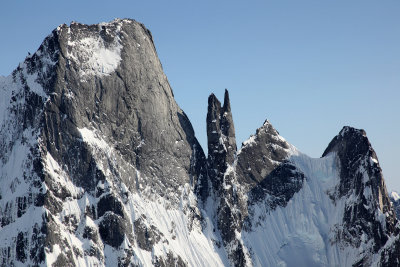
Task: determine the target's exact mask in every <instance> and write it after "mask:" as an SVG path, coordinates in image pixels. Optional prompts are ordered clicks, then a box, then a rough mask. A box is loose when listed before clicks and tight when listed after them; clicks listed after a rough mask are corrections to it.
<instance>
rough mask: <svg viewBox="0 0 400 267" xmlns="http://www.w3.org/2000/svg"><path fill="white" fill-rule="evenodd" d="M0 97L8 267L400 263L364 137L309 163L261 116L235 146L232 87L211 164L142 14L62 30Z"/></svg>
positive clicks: (1, 207)
mask: <svg viewBox="0 0 400 267" xmlns="http://www.w3.org/2000/svg"><path fill="white" fill-rule="evenodd" d="M0 95H1V97H0V184H1V186H0V240H1V242H0V265H1V266H18V265H24V266H39V265H44V264H46V265H50V266H75V265H79V266H85V265H88V266H132V265H133V266H150V265H153V266H172V265H173V266H223V265H225V266H227V265H231V266H262V265H267V266H280V265H288V266H290V265H296V266H314V265H317V266H351V265H354V266H396V265H398V262H399V260H400V257H399V255H400V252H399V251H400V249H399V248H400V245H399V244H400V241H399V233H400V227H399V225H398V221H397V219H396V217H395V212H394V209H393V206H392V204H391V202H390V199H389V197H388V194H387V191H386V187H385V183H384V179H383V176H382V171H381V169H380V166H379V162H378V158H377V156H376V153H375V152H374V150H373V149H372V146H371V144H370V143H369V141H368V139H367V137H366V134H365V132H364V131H363V130H357V129H354V128H351V127H344V128H343V130H342V131H341V132H340V133H339V135H337V136H336V137H335V138H334V139H333V140H332V142H331V143H330V144H329V146H328V148H327V149H326V151H325V152H324V154H323V157H322V158H320V159H313V158H310V157H308V156H306V155H304V154H302V153H301V152H300V151H298V150H297V149H296V148H295V147H294V146H292V145H291V144H289V143H288V142H287V141H286V140H285V139H283V138H282V137H281V136H280V135H279V133H278V132H277V131H276V130H275V129H274V128H273V126H272V125H271V124H270V123H269V122H268V121H265V123H264V124H263V126H262V127H260V128H259V129H258V130H257V131H256V133H255V135H253V136H251V137H250V139H249V140H247V141H245V142H244V143H243V145H242V147H241V149H240V150H239V151H237V145H236V139H235V129H234V123H233V117H232V111H231V106H230V101H229V93H228V91H227V90H226V91H225V95H224V103H223V104H221V103H220V102H219V100H218V99H217V98H216V97H215V95H213V94H212V95H211V96H210V97H209V99H208V113H207V136H208V157H207V159H206V157H205V155H204V153H203V150H202V148H201V147H200V145H199V143H198V141H197V139H196V137H195V134H194V131H193V128H192V126H191V123H190V121H189V119H188V118H187V116H186V115H185V113H184V112H183V111H182V110H181V109H180V108H179V107H178V105H177V104H176V102H175V100H174V97H173V93H172V89H171V87H170V86H169V83H168V80H167V78H166V76H165V74H164V73H163V70H162V66H161V63H160V61H159V59H158V57H157V53H156V50H155V47H154V44H153V39H152V36H151V33H150V32H149V31H148V30H147V29H146V28H145V27H144V26H143V25H142V24H140V23H138V22H136V21H133V20H129V19H124V20H121V19H116V20H114V21H112V22H110V23H101V24H96V25H84V24H80V23H75V22H74V23H72V24H71V25H69V26H68V25H61V26H60V27H58V28H57V29H55V30H54V31H53V32H52V33H51V34H50V35H49V36H48V37H47V38H46V39H45V40H44V42H43V44H42V45H41V46H40V48H39V49H38V51H37V52H36V53H34V54H33V55H30V56H29V57H27V58H26V60H25V61H24V62H23V63H21V64H20V65H19V67H18V68H17V69H16V70H15V71H14V72H13V73H12V75H10V76H9V77H5V78H3V77H0ZM395 204H396V203H395Z"/></svg>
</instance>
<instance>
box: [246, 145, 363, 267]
mask: <svg viewBox="0 0 400 267" xmlns="http://www.w3.org/2000/svg"><path fill="white" fill-rule="evenodd" d="M290 161H292V162H293V163H294V164H295V165H296V166H297V167H298V168H299V169H300V170H301V171H302V172H303V173H304V174H305V177H306V180H305V182H304V185H303V187H302V189H301V190H300V191H299V192H298V193H296V194H295V195H294V196H293V198H292V199H291V200H290V201H289V202H288V204H287V206H286V207H280V206H278V207H277V208H276V209H275V210H272V211H270V210H269V209H268V207H266V206H265V203H260V202H259V203H256V204H255V205H254V206H252V207H249V209H250V211H251V212H252V216H253V218H254V220H253V225H255V226H256V227H254V228H253V229H252V231H251V232H246V231H244V232H243V233H242V236H243V239H244V241H245V244H246V245H247V246H248V247H249V248H250V251H251V253H252V257H253V264H254V265H255V266H349V265H351V264H352V263H354V258H355V254H356V251H353V250H354V249H353V250H351V249H347V248H342V249H343V250H348V251H341V252H339V248H338V246H337V244H335V243H334V231H332V230H334V227H335V225H336V224H340V223H341V222H342V218H343V209H344V204H345V203H344V202H340V201H338V202H336V204H334V202H333V201H332V199H330V197H329V192H330V191H331V190H333V189H334V187H335V185H336V184H337V183H338V182H339V172H338V166H337V164H336V155H335V154H334V153H331V154H329V155H328V156H326V157H324V158H317V159H314V158H310V157H308V156H306V155H304V154H302V153H300V152H297V151H296V152H295V153H294V154H292V156H291V157H290ZM340 255H342V256H340ZM343 255H346V257H343Z"/></svg>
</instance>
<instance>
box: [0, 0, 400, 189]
mask: <svg viewBox="0 0 400 267" xmlns="http://www.w3.org/2000/svg"><path fill="white" fill-rule="evenodd" d="M7 2H8V3H7ZM7 2H3V3H2V4H1V10H0V34H1V35H0V38H1V42H0V74H1V75H8V74H10V73H11V71H12V70H13V69H14V68H15V67H16V66H17V65H18V63H19V62H20V61H22V60H23V59H24V58H25V56H26V55H27V53H28V51H29V52H34V51H35V50H36V49H37V48H38V47H39V45H40V43H41V42H42V40H43V38H44V37H45V36H46V35H48V34H49V33H50V32H51V30H53V29H54V28H55V27H57V26H58V25H59V24H62V23H67V24H69V23H70V22H71V21H78V22H82V23H90V24H92V23H98V22H102V21H110V20H112V19H114V18H116V17H119V18H133V19H136V20H138V21H140V22H142V23H144V24H145V25H146V26H147V27H148V28H149V29H150V30H151V31H152V33H153V37H154V40H155V45H156V47H157V51H158V54H159V57H160V59H161V62H162V64H163V67H164V71H165V72H166V74H167V76H168V78H169V81H170V84H171V86H172V88H173V90H174V94H175V98H176V100H177V102H178V104H179V105H180V106H181V108H182V109H183V110H184V111H185V112H186V113H187V114H188V116H189V118H190V120H191V121H192V123H193V126H194V129H195V131H196V135H197V136H198V138H199V140H200V142H201V144H202V145H203V147H204V148H205V146H206V135H205V129H206V128H205V127H206V126H205V119H206V111H207V97H208V95H209V94H210V93H211V92H215V93H216V95H217V96H218V97H219V98H220V99H221V100H222V98H223V91H224V89H225V88H228V90H229V91H230V94H231V105H232V109H233V117H234V121H235V128H236V133H237V141H238V143H239V146H240V142H242V141H244V140H245V139H247V138H248V137H249V135H250V134H252V133H254V132H255V130H256V128H258V127H260V126H261V125H262V123H263V122H264V120H265V119H266V118H268V119H269V120H270V121H271V123H272V124H273V125H274V126H275V127H276V128H277V130H278V131H279V132H280V133H281V135H282V136H284V137H285V138H286V139H287V140H288V141H289V142H291V143H292V144H294V145H295V146H297V147H298V148H299V149H300V150H301V151H303V152H305V153H307V154H308V155H310V156H313V157H319V156H320V155H321V154H322V152H323V151H324V149H325V148H326V147H327V145H328V143H329V141H330V140H331V139H332V138H333V137H334V136H335V135H336V134H337V133H338V132H339V131H340V129H341V128H342V126H344V125H350V126H354V127H357V128H363V129H365V130H366V131H367V134H368V137H369V139H370V141H371V143H372V145H373V147H374V148H375V150H376V152H377V154H378V157H379V160H380V163H381V166H382V168H383V173H384V176H385V179H386V182H387V184H388V186H389V189H397V190H400V171H399V165H400V157H399V152H400V140H399V137H400V1H397V0H396V1H394V0H393V1H369V0H363V1H356V0H353V1H321V0H315V1H308V0H302V1H277V0H276V1H75V0H69V1H65V2H63V4H61V5H60V4H56V3H55V2H56V1H35V2H34V1H7ZM57 2H58V1H57Z"/></svg>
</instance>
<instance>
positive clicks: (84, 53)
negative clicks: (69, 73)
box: [68, 36, 122, 77]
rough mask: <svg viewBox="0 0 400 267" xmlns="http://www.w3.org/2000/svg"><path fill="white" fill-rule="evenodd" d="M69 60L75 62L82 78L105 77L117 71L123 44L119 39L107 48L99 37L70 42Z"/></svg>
mask: <svg viewBox="0 0 400 267" xmlns="http://www.w3.org/2000/svg"><path fill="white" fill-rule="evenodd" d="M68 46H69V47H70V52H69V53H68V58H69V59H70V60H73V61H75V62H76V63H77V64H78V65H79V66H80V67H79V74H80V75H81V77H85V76H91V75H93V76H104V75H109V74H111V73H113V72H114V71H115V69H116V68H117V67H118V65H119V63H120V61H121V49H122V44H121V42H120V40H119V37H116V38H115V41H114V43H113V44H112V45H109V46H106V44H105V43H104V40H103V39H102V38H100V37H99V36H96V37H86V38H84V39H80V40H77V41H69V42H68Z"/></svg>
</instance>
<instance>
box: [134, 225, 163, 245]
mask: <svg viewBox="0 0 400 267" xmlns="http://www.w3.org/2000/svg"><path fill="white" fill-rule="evenodd" d="M134 227H135V237H136V239H137V242H138V245H139V247H140V248H142V249H144V250H147V251H151V250H152V248H153V246H154V244H155V243H158V242H159V241H160V239H161V237H162V233H161V232H160V231H158V229H157V228H156V227H154V226H153V225H151V226H147V225H146V223H145V218H142V217H141V218H139V219H137V220H136V221H135V222H134Z"/></svg>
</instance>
